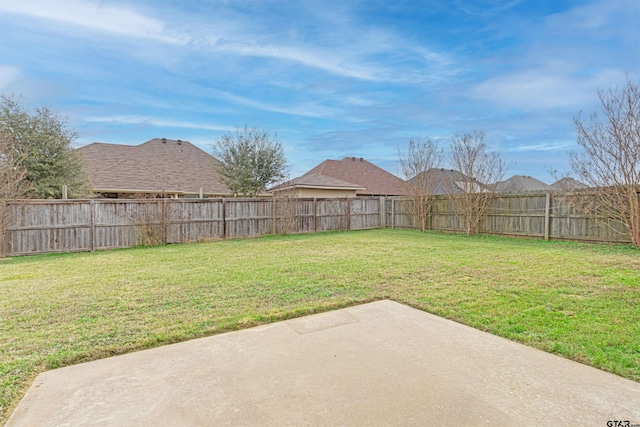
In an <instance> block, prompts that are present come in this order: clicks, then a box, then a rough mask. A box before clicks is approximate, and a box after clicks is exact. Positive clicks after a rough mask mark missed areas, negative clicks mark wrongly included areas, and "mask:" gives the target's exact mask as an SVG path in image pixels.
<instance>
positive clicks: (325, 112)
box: [213, 90, 336, 117]
mask: <svg viewBox="0 0 640 427" xmlns="http://www.w3.org/2000/svg"><path fill="white" fill-rule="evenodd" d="M213 92H214V93H216V94H217V95H218V96H219V97H221V98H223V99H226V100H228V101H231V102H233V103H235V104H238V105H243V106H245V107H250V108H255V109H256V110H264V111H271V112H272V113H281V114H288V115H292V116H304V117H328V116H332V115H334V114H336V112H335V111H334V110H333V109H331V108H327V107H323V106H320V105H315V104H311V103H308V104H303V105H297V106H295V107H294V108H288V107H279V106H276V105H271V104H268V103H265V102H261V101H256V100H253V99H249V98H245V97H243V96H239V95H234V94H232V93H229V92H223V91H218V90H214V91H213Z"/></svg>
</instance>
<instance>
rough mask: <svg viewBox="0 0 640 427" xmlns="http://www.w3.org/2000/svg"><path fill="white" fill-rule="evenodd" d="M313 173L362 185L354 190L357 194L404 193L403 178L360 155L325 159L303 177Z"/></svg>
mask: <svg viewBox="0 0 640 427" xmlns="http://www.w3.org/2000/svg"><path fill="white" fill-rule="evenodd" d="M313 174H317V175H323V176H328V177H331V178H336V179H339V180H342V181H346V182H349V183H354V184H358V185H360V186H362V187H364V190H358V191H357V192H356V194H358V195H374V196H395V195H404V194H406V190H405V188H404V186H405V182H404V181H403V180H401V179H400V178H398V177H397V176H395V175H393V174H391V173H389V172H387V171H385V170H384V169H382V168H380V167H378V166H376V165H374V164H373V163H370V162H368V161H367V160H364V159H363V158H361V157H360V158H356V157H345V158H344V159H342V160H325V161H324V162H322V163H320V164H319V165H318V166H316V167H314V168H313V169H311V170H310V171H309V172H307V173H305V174H304V175H303V177H304V176H308V175H313Z"/></svg>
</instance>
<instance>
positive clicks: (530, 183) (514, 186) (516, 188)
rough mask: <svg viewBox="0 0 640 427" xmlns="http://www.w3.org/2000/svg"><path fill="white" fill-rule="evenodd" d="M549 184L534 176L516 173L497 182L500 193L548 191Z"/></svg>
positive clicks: (497, 189)
mask: <svg viewBox="0 0 640 427" xmlns="http://www.w3.org/2000/svg"><path fill="white" fill-rule="evenodd" d="M549 189H550V187H549V185H548V184H545V183H544V182H542V181H540V180H539V179H536V178H534V177H532V176H525V175H514V176H512V177H511V178H509V179H507V180H505V181H500V182H498V183H497V184H496V191H497V192H498V193H530V192H535V191H548V190H549Z"/></svg>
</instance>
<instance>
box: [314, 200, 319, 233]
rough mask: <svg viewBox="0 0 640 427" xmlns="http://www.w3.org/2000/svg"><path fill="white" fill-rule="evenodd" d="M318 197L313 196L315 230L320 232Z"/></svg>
mask: <svg viewBox="0 0 640 427" xmlns="http://www.w3.org/2000/svg"><path fill="white" fill-rule="evenodd" d="M317 202H318V199H317V198H316V197H314V198H313V231H314V232H315V233H317V232H318V205H317Z"/></svg>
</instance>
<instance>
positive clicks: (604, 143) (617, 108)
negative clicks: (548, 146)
mask: <svg viewBox="0 0 640 427" xmlns="http://www.w3.org/2000/svg"><path fill="white" fill-rule="evenodd" d="M598 97H599V99H600V107H601V110H602V111H601V114H602V116H601V115H600V114H598V112H593V113H592V114H591V115H590V116H589V120H588V121H587V122H583V120H582V118H581V117H580V115H578V116H577V117H576V118H575V119H574V121H575V124H576V127H577V129H578V145H579V146H580V147H581V148H582V150H581V151H579V152H573V153H570V163H571V169H572V170H573V172H574V173H575V174H576V175H577V176H578V177H579V179H581V180H582V181H583V182H584V183H585V184H587V185H589V186H590V187H594V188H593V189H592V191H591V192H590V196H591V197H592V198H593V200H594V203H592V204H583V206H589V207H590V209H589V213H590V214H591V216H592V217H593V218H594V219H596V220H597V221H600V220H602V219H605V218H606V219H607V220H611V219H613V220H615V221H619V222H620V223H622V224H624V226H625V228H626V229H627V231H628V233H629V236H630V237H631V241H632V243H633V244H634V245H635V246H636V247H638V248H640V199H639V196H640V195H639V192H640V81H638V82H633V81H631V79H630V78H629V77H627V81H626V83H625V85H624V86H623V87H622V88H618V87H616V88H615V89H609V90H607V91H603V90H600V91H598ZM609 224H610V223H609Z"/></svg>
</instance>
